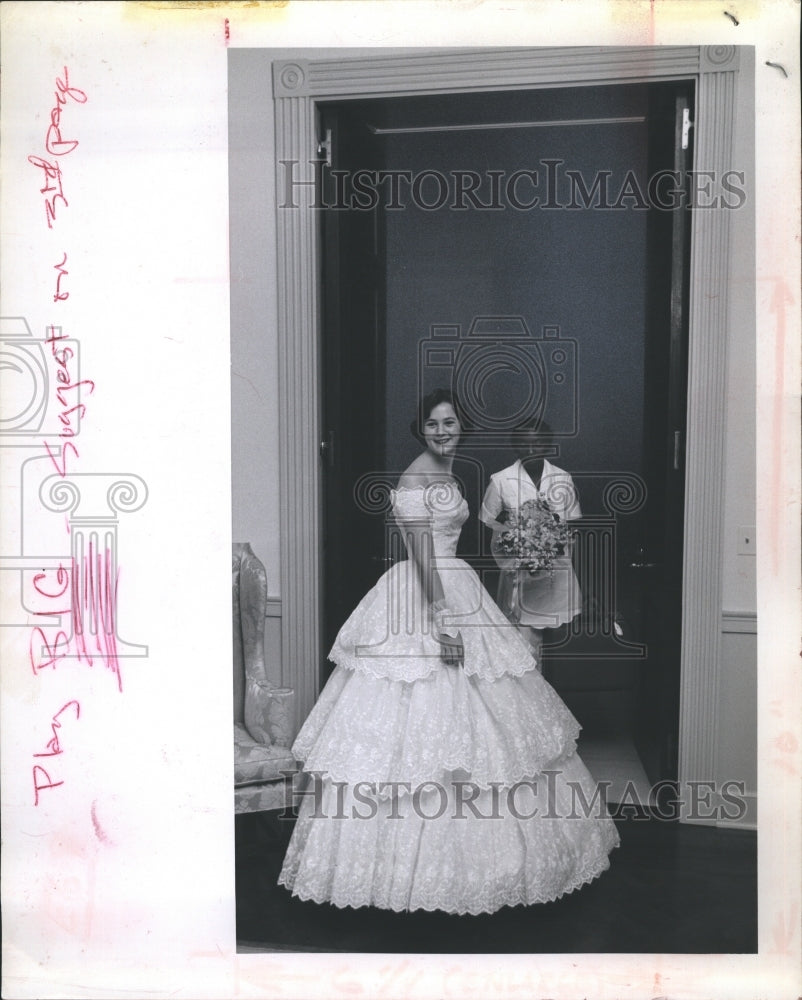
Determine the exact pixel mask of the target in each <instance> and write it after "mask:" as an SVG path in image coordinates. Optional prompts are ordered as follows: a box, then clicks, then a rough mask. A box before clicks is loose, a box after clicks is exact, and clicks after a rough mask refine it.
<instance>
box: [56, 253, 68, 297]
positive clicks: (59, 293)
mask: <svg viewBox="0 0 802 1000" xmlns="http://www.w3.org/2000/svg"><path fill="white" fill-rule="evenodd" d="M66 263H67V254H66V253H65V254H64V260H62V262H61V263H60V264H54V265H53V267H54V268H55V269H56V270H57V271H58V277H57V278H56V294H55V295H54V296H53V301H54V302H64V301H66V300H67V299H68V298H69V297H70V293H69V292H62V290H61V279H62V278H63V277H64V276H65V275H67V274H69V273H70V272H69V271H68V270H67V269H66V268H65V267H64V265H65V264H66Z"/></svg>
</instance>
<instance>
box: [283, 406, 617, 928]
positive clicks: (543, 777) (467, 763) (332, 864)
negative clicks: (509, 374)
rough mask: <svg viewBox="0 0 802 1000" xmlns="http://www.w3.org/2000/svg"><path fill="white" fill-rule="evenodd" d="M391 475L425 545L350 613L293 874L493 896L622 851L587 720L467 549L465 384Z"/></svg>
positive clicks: (575, 883)
mask: <svg viewBox="0 0 802 1000" xmlns="http://www.w3.org/2000/svg"><path fill="white" fill-rule="evenodd" d="M419 428H420V437H421V439H422V440H423V443H424V445H425V449H424V451H423V453H422V454H421V455H419V456H418V458H416V459H415V461H414V462H412V464H411V465H410V466H409V468H408V469H407V470H406V472H404V474H403V475H402V476H401V479H400V481H399V483H398V488H397V489H396V490H394V491H392V494H391V495H392V504H393V512H394V516H395V520H396V523H397V524H398V526H399V529H400V530H401V532H402V534H403V537H404V541H405V543H406V547H407V551H408V558H407V559H406V560H405V561H401V562H399V563H396V564H395V565H394V566H392V567H391V569H389V570H388V571H387V572H386V573H385V574H384V575H383V576H382V577H381V579H380V580H379V581H378V582H377V584H376V585H375V586H374V587H373V588H372V589H371V590H370V591H369V592H368V594H367V595H366V596H365V597H364V598H363V600H362V601H361V602H360V603H359V605H358V606H357V608H356V609H355V610H354V612H353V613H352V614H351V616H350V618H349V619H348V621H347V622H346V623H345V625H343V627H342V629H341V630H340V633H339V635H338V636H337V639H336V641H335V643H334V646H333V648H332V650H331V653H330V654H329V658H330V659H331V660H332V661H333V662H334V663H335V664H336V669H335V670H334V672H333V673H332V675H331V677H330V678H329V681H328V683H327V684H326V686H325V688H324V689H323V691H322V692H321V695H320V698H319V699H318V701H317V703H316V705H315V707H314V708H313V709H312V711H311V713H310V714H309V717H308V718H307V720H306V722H305V723H304V725H303V727H302V729H301V731H300V733H299V735H298V737H297V739H296V741H295V744H294V746H293V751H294V753H295V756H296V758H297V759H298V760H301V761H303V763H304V770H305V771H306V772H308V773H309V774H310V775H311V782H310V787H309V788H308V789H307V791H306V794H305V796H304V799H303V802H302V804H301V806H300V809H299V815H298V819H297V822H296V826H295V829H294V831H293V835H292V839H291V841H290V844H289V847H288V850H287V854H286V857H285V859H284V865H283V868H282V871H281V874H280V876H279V882H280V883H281V884H283V885H285V886H287V887H288V888H289V889H291V890H292V892H293V893H294V894H295V895H297V896H299V897H300V898H302V899H311V900H315V901H317V902H330V903H333V904H335V905H336V906H340V907H343V906H352V907H358V906H377V907H382V908H385V909H391V910H397V911H401V910H416V909H424V910H435V909H437V910H445V911H447V912H450V913H460V914H464V913H472V914H476V913H492V912H493V911H495V910H497V909H498V908H499V907H501V906H506V905H515V904H531V903H541V902H547V901H550V900H553V899H556V898H557V897H559V896H561V895H563V894H564V893H567V892H572V891H573V890H575V889H578V888H580V887H581V886H583V885H584V884H586V883H587V882H589V881H591V880H592V879H594V878H595V877H597V876H598V875H600V874H601V873H602V872H603V871H605V870H606V869H607V868H608V867H609V858H608V855H609V853H610V851H611V850H612V849H613V848H614V847H616V846H617V844H618V833H617V831H616V828H615V825H614V824H613V822H612V820H611V819H610V818H609V817H608V816H607V815H606V810H605V808H604V802H603V800H601V799H600V798H599V796H598V794H597V792H598V790H597V788H596V785H595V783H594V781H593V779H592V778H591V776H590V774H589V773H588V771H587V769H586V768H585V766H584V764H583V763H582V761H581V760H580V759H579V757H578V756H577V754H576V739H577V737H578V735H579V728H580V727H579V724H578V723H577V721H576V720H575V719H574V717H573V716H572V715H571V713H570V712H569V711H568V709H567V708H566V706H565V705H564V704H563V702H562V701H561V700H560V698H559V697H558V696H557V694H556V693H555V691H554V690H553V689H552V688H551V687H550V685H549V684H548V683H547V682H546V681H545V680H544V679H543V677H542V676H541V674H540V673H539V672H538V670H537V669H536V666H537V665H536V662H535V660H534V658H533V656H532V655H531V652H530V650H529V647H528V645H527V643H526V642H525V641H524V640H523V639H522V638H521V636H520V635H519V633H518V631H517V630H516V629H515V627H514V626H511V625H510V623H509V621H508V620H507V618H506V617H505V616H504V614H502V612H501V611H500V610H499V608H498V607H497V606H496V605H495V604H494V602H493V600H492V599H491V598H490V596H489V595H488V593H487V591H486V590H485V589H484V588H483V587H482V584H481V582H480V580H479V577H478V576H477V574H476V573H475V572H474V571H473V570H472V569H471V568H470V567H469V566H468V565H467V564H466V563H465V562H463V561H462V560H460V559H457V558H455V551H456V547H457V541H458V539H459V534H460V529H461V526H462V524H463V523H464V522H465V520H466V519H467V518H468V509H467V504H466V502H465V500H464V499H463V497H462V496H461V494H460V492H459V489H458V486H457V483H456V481H455V479H454V477H453V475H452V471H451V470H452V464H453V461H454V455H455V452H456V449H457V446H458V444H459V439H460V433H461V427H460V420H459V406H458V403H457V401H456V400H455V399H454V397H453V396H452V394H451V393H449V392H448V391H447V390H438V391H436V392H435V393H432V394H431V395H430V396H427V397H426V399H425V400H424V401H423V404H422V405H421V409H420V423H419Z"/></svg>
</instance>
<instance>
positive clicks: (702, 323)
mask: <svg viewBox="0 0 802 1000" xmlns="http://www.w3.org/2000/svg"><path fill="white" fill-rule="evenodd" d="M352 55H353V53H352V52H344V53H343V56H342V57H341V58H336V59H332V58H328V59H319V60H317V59H295V60H292V61H286V62H284V61H278V62H275V63H274V64H273V95H274V103H275V123H276V158H277V190H278V193H279V198H278V205H279V207H278V209H277V215H278V219H277V234H278V235H277V238H278V322H279V412H280V429H279V435H280V476H281V480H280V490H281V594H282V618H281V621H282V658H283V665H284V666H283V669H284V671H285V676H286V677H292V678H293V686H294V687H295V689H296V691H297V705H298V712H299V716H298V723H299V724H300V722H301V721H302V720H303V719H304V718H305V716H306V714H307V713H308V712H309V710H310V709H311V707H312V705H313V704H314V701H315V699H316V697H317V694H318V684H319V675H320V667H321V657H322V656H325V651H323V650H321V639H320V635H321V629H320V621H321V612H322V590H321V579H322V573H321V565H320V559H321V504H322V490H321V463H320V456H319V443H320V439H321V427H320V418H321V407H320V382H321V379H320V375H321V371H320V289H319V287H318V260H319V252H320V247H319V239H318V232H317V221H318V220H317V213H316V211H315V209H314V208H313V207H312V205H311V202H312V199H309V198H306V199H305V198H301V197H298V198H290V199H289V200H288V199H287V198H286V197H282V192H285V191H286V182H287V178H288V176H292V178H293V183H294V185H295V188H294V190H295V191H296V192H301V191H305V190H311V188H309V187H308V185H310V184H314V181H315V166H314V163H313V161H314V159H315V158H316V157H317V155H318V154H317V144H318V138H319V137H318V136H317V134H316V112H317V109H316V105H317V102H318V101H321V100H324V99H333V98H337V99H340V100H345V99H348V98H369V97H382V96H388V95H397V96H402V95H408V94H434V93H460V92H471V91H487V90H510V89H533V88H541V87H558V86H559V87H566V86H571V85H575V84H585V85H587V84H615V83H633V82H653V81H658V80H679V79H694V80H695V81H696V115H695V117H696V120H695V122H694V129H695V143H694V144H695V164H694V167H695V169H696V170H711V171H717V172H718V176H720V175H721V173H723V172H724V171H725V170H729V169H732V168H733V166H734V165H733V163H732V139H733V122H734V114H735V107H734V102H735V85H736V74H737V73H738V66H739V50H738V49H737V48H736V47H734V46H723V45H719V46H701V47H700V46H655V47H632V48H614V47H607V48H559V49H556V48H551V49H550V48H543V49H518V48H501V49H464V50H442V49H418V50H411V51H410V52H409V53H404V54H401V55H398V54H393V55H390V54H388V55H387V56H383V55H375V54H371V55H369V56H359V55H356V56H355V57H354V58H352ZM287 161H291V162H290V163H289V164H288V162H287ZM288 168H289V169H292V171H294V172H293V173H292V174H288V172H287V171H288ZM304 185H306V187H304ZM293 203H294V205H295V207H287V205H288V204H293ZM282 204H284V206H285V207H281V206H282ZM692 230H693V232H692V238H691V275H690V339H689V370H688V423H687V427H688V442H687V448H686V485H685V548H684V579H683V587H684V591H683V605H684V611H683V622H682V630H683V634H682V680H681V706H680V755H679V761H680V780H681V783H683V784H684V783H686V782H688V781H690V780H709V779H711V778H712V777H713V776H714V775H715V773H716V771H715V763H716V761H715V754H716V745H717V728H718V693H719V672H720V668H721V662H720V660H721V628H720V622H721V613H722V605H721V602H722V579H721V565H722V558H721V556H722V537H721V534H722V511H723V493H724V468H723V460H724V445H725V422H726V399H725V373H726V362H727V325H728V320H729V300H728V295H727V294H722V291H723V290H726V288H727V281H728V274H729V271H728V268H729V257H730V230H729V210H728V209H726V208H717V209H707V210H705V211H696V212H695V214H694V221H693V226H692ZM344 569H345V568H344Z"/></svg>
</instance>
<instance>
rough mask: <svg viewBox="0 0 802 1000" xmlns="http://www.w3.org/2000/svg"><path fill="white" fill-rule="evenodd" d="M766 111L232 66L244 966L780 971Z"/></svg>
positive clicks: (645, 79) (606, 70)
mask: <svg viewBox="0 0 802 1000" xmlns="http://www.w3.org/2000/svg"><path fill="white" fill-rule="evenodd" d="M753 74H754V53H753V51H752V50H751V49H748V48H742V47H739V46H732V47H725V46H718V47H715V46H708V47H705V46H697V47H678V48H670V49H666V50H660V51H659V52H655V51H654V50H652V49H646V48H640V49H639V48H633V47H628V48H625V49H620V48H605V49H598V48H594V49H576V50H570V51H561V50H559V49H550V48H529V49H519V48H507V49H504V50H498V49H490V48H474V49H470V50H462V51H459V50H449V49H446V50H436V51H432V50H427V49H414V50H406V51H402V52H396V53H394V54H393V55H391V56H386V55H384V54H383V53H370V54H365V53H363V52H361V51H358V50H356V51H355V50H346V51H343V52H338V53H330V52H325V51H324V52H319V51H314V50H308V51H301V52H299V53H297V54H296V53H286V52H282V53H279V54H275V53H270V52H265V51H263V50H247V49H245V50H236V51H233V52H231V53H230V55H229V129H230V132H229V149H230V162H229V191H230V197H231V252H232V273H233V274H237V275H240V276H242V279H243V280H242V282H241V283H239V284H237V285H235V286H233V287H232V400H233V409H232V414H233V421H232V435H233V438H232V441H233V452H234V456H235V460H234V473H235V481H234V487H233V488H234V495H235V502H236V495H237V492H238V489H241V490H242V494H243V497H244V496H247V495H250V492H251V490H252V489H253V487H254V479H256V478H257V477H258V474H259V469H260V465H259V460H260V453H261V454H264V452H265V451H266V448H265V445H264V444H261V445H259V444H257V442H258V439H259V438H260V437H262V436H263V434H264V432H263V430H261V427H262V426H263V423H264V422H263V421H259V420H255V419H253V416H254V415H255V405H256V404H255V401H254V399H253V388H254V382H255V381H256V380H257V379H260V378H261V379H262V382H260V383H259V384H264V385H267V384H270V385H271V388H272V389H274V391H275V397H276V399H277V403H278V422H277V426H276V430H277V433H276V434H275V435H274V437H273V440H274V443H275V445H276V446H277V451H278V456H277V457H278V467H277V469H276V468H275V466H272V465H268V464H267V463H265V464H264V465H263V466H262V467H263V468H264V472H265V479H264V481H265V484H266V483H267V480H268V476H270V477H272V476H273V475H274V474H275V473H276V472H277V473H278V476H277V478H278V484H277V485H278V496H279V516H280V520H279V527H280V531H279V541H280V545H279V548H278V552H277V553H276V554H275V555H273V558H272V560H271V559H270V558H269V556H268V553H269V549H268V547H267V545H263V546H262V552H263V555H264V557H265V558H268V563H272V564H273V572H272V574H268V575H267V576H266V579H267V580H268V582H269V584H272V586H273V593H274V594H275V593H276V592H278V593H280V595H281V596H280V598H273V597H271V596H268V595H269V594H270V588H269V586H265V585H264V584H262V583H260V585H259V587H257V586H256V584H255V583H254V582H252V577H253V575H257V574H258V575H259V576H260V577H261V574H262V573H263V572H265V568H264V567H263V564H262V560H260V559H259V557H258V555H257V553H256V550H255V549H254V547H253V544H250V545H249V544H247V543H248V542H249V541H250V542H251V543H253V539H250V538H247V537H246V536H244V535H243V536H242V539H241V540H240V538H239V536H238V537H237V539H236V544H235V546H234V568H233V571H234V583H233V585H234V592H235V604H234V614H235V619H236V620H235V635H236V630H237V628H239V630H240V632H241V638H242V645H241V647H238V648H237V657H236V660H237V661H238V662H237V663H235V713H237V714H236V715H235V733H236V746H235V760H236V767H237V774H236V776H235V780H236V781H237V788H236V793H235V794H236V809H237V822H238V827H237V920H238V923H237V937H238V941H239V942H241V944H242V946H243V947H246V948H259V947H263V948H264V949H266V950H271V949H273V948H282V949H287V948H289V949H292V948H293V947H294V946H299V945H300V946H302V947H304V948H308V949H318V950H324V951H325V950H346V951H354V952H361V951H378V952H387V951H413V952H419V951H437V952H442V951H449V952H464V951H480V950H481V951H487V952H524V953H526V952H591V951H594V952H595V951H599V952H678V953H716V952H722V953H726V952H732V953H754V952H755V951H756V950H757V835H758V830H757V822H756V816H757V813H756V800H757V764H756V723H757V716H756V711H755V688H756V651H757V617H756V606H755V599H756V598H755V558H754V552H755V548H754V544H755V542H754V528H753V526H752V525H753V522H754V520H755V517H754V503H755V497H754V483H753V482H749V479H750V470H751V469H752V468H753V466H754V462H755V438H754V433H753V430H752V428H753V424H754V407H755V401H754V393H753V392H752V391H751V390H750V389H748V388H747V387H748V386H750V385H751V384H752V383H754V378H755V342H756V340H755V326H754V321H753V315H754V298H753V290H751V289H747V288H745V287H743V286H739V284H738V283H737V282H733V281H732V278H731V276H730V268H731V267H732V265H733V263H734V264H735V266H736V267H740V268H743V269H748V268H749V267H751V266H753V265H752V261H753V260H754V214H753V209H754V197H753V194H752V190H751V185H752V178H753V176H754V167H753V162H754V109H753V106H752V103H751V101H750V98H749V94H750V93H751V90H752V87H753ZM265 87H267V88H268V89H270V88H272V95H273V101H272V104H273V110H274V114H273V120H272V122H271V121H270V115H269V114H265V104H264V101H263V99H262V95H263V93H264V90H265ZM271 154H272V156H271ZM270 160H274V161H275V164H276V168H275V189H274V190H273V191H272V192H271V191H270V186H269V185H266V184H265V180H264V177H265V174H266V173H267V166H266V165H267V164H268V163H269V162H270ZM254 198H256V199H260V198H261V199H264V201H265V202H268V201H269V202H272V204H265V205H264V211H263V212H260V213H255V212H254V207H255V205H254ZM258 203H259V202H258V201H257V204H258ZM255 215H256V216H257V218H261V220H262V225H261V226H260V225H259V224H258V223H257V222H256V221H255ZM268 220H269V221H268ZM271 230H272V231H271ZM271 240H275V247H274V246H272V245H271ZM266 256H267V258H268V259H270V257H273V256H275V257H276V259H277V261H278V268H277V279H276V284H275V286H271V282H270V280H269V279H266V278H265V276H264V270H265V269H264V260H265V257H266ZM257 288H258V290H257ZM271 292H273V294H275V298H276V303H277V305H278V323H277V326H276V328H275V332H274V333H273V335H272V337H271V340H272V344H271V347H274V348H275V350H276V354H277V357H278V365H277V367H275V368H274V369H272V370H268V365H269V362H268V361H267V360H266V359H263V355H264V350H265V331H264V329H263V328H262V327H261V326H260V325H259V324H257V323H255V322H254V313H255V311H256V310H257V309H258V308H259V304H263V307H266V304H267V300H268V297H270V296H271ZM259 311H261V310H259ZM271 395H272V393H271ZM735 396H737V397H738V398H739V403H740V405H739V407H738V409H737V410H735V411H733V409H732V408H731V407H728V406H727V401H728V399H732V398H734V397H735ZM240 447H242V448H243V449H244V450H243V453H242V454H241V455H238V454H237V452H238V449H239V448H240ZM239 462H242V463H243V465H242V474H243V477H245V476H247V478H248V480H249V483H248V485H244V484H243V485H241V486H240V485H239V484H238V483H237V481H236V473H237V467H238V464H239ZM747 483H748V485H747ZM274 488H275V487H274ZM234 517H235V524H236V518H237V512H236V509H235V514H234ZM242 518H243V522H246V521H247V519H248V513H247V512H246V511H244V510H243V514H242ZM254 525H255V522H254ZM263 533H264V529H263ZM235 534H236V531H235ZM258 547H259V546H258V543H257V548H258ZM274 549H275V545H274ZM276 558H278V562H277V563H276V562H275V560H276ZM246 581H247V583H246ZM246 587H247V589H246ZM237 600H238V602H239V603H237ZM257 601H258V602H259V603H258V604H256V603H252V602H257ZM254 608H257V610H256V612H255V617H256V619H257V620H258V623H259V627H258V628H257V629H256V630H255V631H254V629H253V627H252V625H251V621H250V616H251V615H253V614H254V610H253V609H254ZM268 608H269V610H268ZM263 622H264V623H266V626H267V646H266V647H265V640H264V639H263V638H262V636H261V626H262V623H263ZM249 658H250V659H251V663H250V665H249ZM239 662H241V665H239V666H238V663H239ZM263 664H264V666H263ZM262 671H264V672H263V673H262ZM249 713H250V715H249ZM254 718H255V719H256V720H257V721H256V722H254V721H252V720H253V719H254ZM265 720H266V721H265ZM271 726H272V728H271ZM295 768H297V774H296V773H293V769H295ZM608 868H609V872H608ZM290 894H291V895H292V897H293V898H289V897H290Z"/></svg>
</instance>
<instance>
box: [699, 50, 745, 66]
mask: <svg viewBox="0 0 802 1000" xmlns="http://www.w3.org/2000/svg"><path fill="white" fill-rule="evenodd" d="M699 69H700V70H701V72H702V73H720V72H722V71H723V70H726V71H732V70H736V69H738V47H737V46H735V45H704V46H703V47H702V49H701V51H700V56H699Z"/></svg>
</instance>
